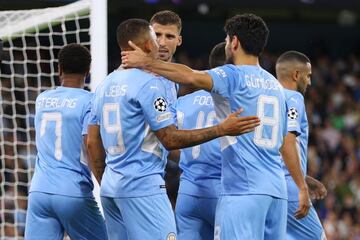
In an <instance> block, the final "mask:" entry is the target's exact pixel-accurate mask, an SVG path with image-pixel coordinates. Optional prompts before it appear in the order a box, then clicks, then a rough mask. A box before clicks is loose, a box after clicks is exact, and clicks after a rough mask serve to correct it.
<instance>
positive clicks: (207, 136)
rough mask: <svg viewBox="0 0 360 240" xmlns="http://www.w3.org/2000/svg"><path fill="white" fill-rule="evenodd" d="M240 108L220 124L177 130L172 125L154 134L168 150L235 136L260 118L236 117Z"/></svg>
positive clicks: (248, 128) (257, 122) (254, 125)
mask: <svg viewBox="0 0 360 240" xmlns="http://www.w3.org/2000/svg"><path fill="white" fill-rule="evenodd" d="M241 111H242V110H239V111H237V112H235V113H232V114H230V115H229V116H228V117H227V118H226V119H225V120H224V121H223V122H221V123H220V124H218V125H216V126H213V127H208V128H203V129H196V130H177V129H176V127H175V126H174V125H170V126H168V127H165V128H162V129H160V130H158V131H156V132H155V134H156V136H157V137H158V139H159V140H160V142H161V143H162V144H163V145H164V147H165V148H166V149H168V150H173V149H179V148H186V147H192V146H196V145H199V144H201V143H204V142H208V141H210V140H213V139H215V138H218V137H222V136H226V135H229V136H237V135H240V134H244V133H248V132H251V131H254V129H255V127H257V126H259V124H260V120H259V119H258V118H257V117H256V116H249V117H238V115H239V114H240V113H241Z"/></svg>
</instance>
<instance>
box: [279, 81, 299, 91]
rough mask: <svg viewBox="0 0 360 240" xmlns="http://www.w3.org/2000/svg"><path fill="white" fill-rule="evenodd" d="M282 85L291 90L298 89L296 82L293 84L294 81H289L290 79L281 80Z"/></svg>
mask: <svg viewBox="0 0 360 240" xmlns="http://www.w3.org/2000/svg"><path fill="white" fill-rule="evenodd" d="M280 83H281V85H282V86H283V87H284V88H286V89H289V90H293V91H296V89H297V88H296V84H293V83H292V82H288V81H280Z"/></svg>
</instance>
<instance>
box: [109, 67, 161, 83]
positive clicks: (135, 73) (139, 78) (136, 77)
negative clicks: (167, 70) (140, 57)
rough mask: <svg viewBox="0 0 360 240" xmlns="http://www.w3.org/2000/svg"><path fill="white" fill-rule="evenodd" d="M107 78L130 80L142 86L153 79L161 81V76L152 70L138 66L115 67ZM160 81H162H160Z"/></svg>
mask: <svg viewBox="0 0 360 240" xmlns="http://www.w3.org/2000/svg"><path fill="white" fill-rule="evenodd" d="M108 78H110V79H111V80H113V79H122V80H125V81H127V82H130V83H131V85H133V86H136V85H137V86H140V87H141V86H143V85H146V84H148V83H149V82H153V81H161V77H160V76H159V75H156V74H154V73H152V72H149V71H145V70H142V69H138V68H129V69H117V70H115V71H113V72H112V73H110V74H109V75H108ZM107 82H110V81H107ZM161 82H162V81H161Z"/></svg>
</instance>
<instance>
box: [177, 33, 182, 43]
mask: <svg viewBox="0 0 360 240" xmlns="http://www.w3.org/2000/svg"><path fill="white" fill-rule="evenodd" d="M181 44H182V36H181V35H179V37H178V44H177V46H180V45H181Z"/></svg>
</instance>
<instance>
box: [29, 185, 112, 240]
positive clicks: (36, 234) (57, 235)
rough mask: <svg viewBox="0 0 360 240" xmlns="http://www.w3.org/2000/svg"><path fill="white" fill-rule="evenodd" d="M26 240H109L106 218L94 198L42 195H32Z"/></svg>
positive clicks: (32, 193) (40, 193) (35, 193)
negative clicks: (65, 239) (68, 237)
mask: <svg viewBox="0 0 360 240" xmlns="http://www.w3.org/2000/svg"><path fill="white" fill-rule="evenodd" d="M28 201H29V203H28V210H27V215H26V226H25V239H27V240H30V239H34V240H35V239H36V240H45V239H46V240H48V239H52V240H57V239H59V240H62V239H63V237H64V231H65V232H66V233H67V234H68V235H69V236H70V238H71V239H79V240H80V239H81V240H82V239H84V240H85V239H91V240H92V239H94V240H95V239H99V240H104V239H107V234H106V228H105V223H104V218H103V217H102V216H101V214H100V210H99V207H98V205H97V203H96V201H95V199H93V198H80V197H69V196H62V195H56V194H48V193H42V192H31V193H30V194H29V200H28Z"/></svg>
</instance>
